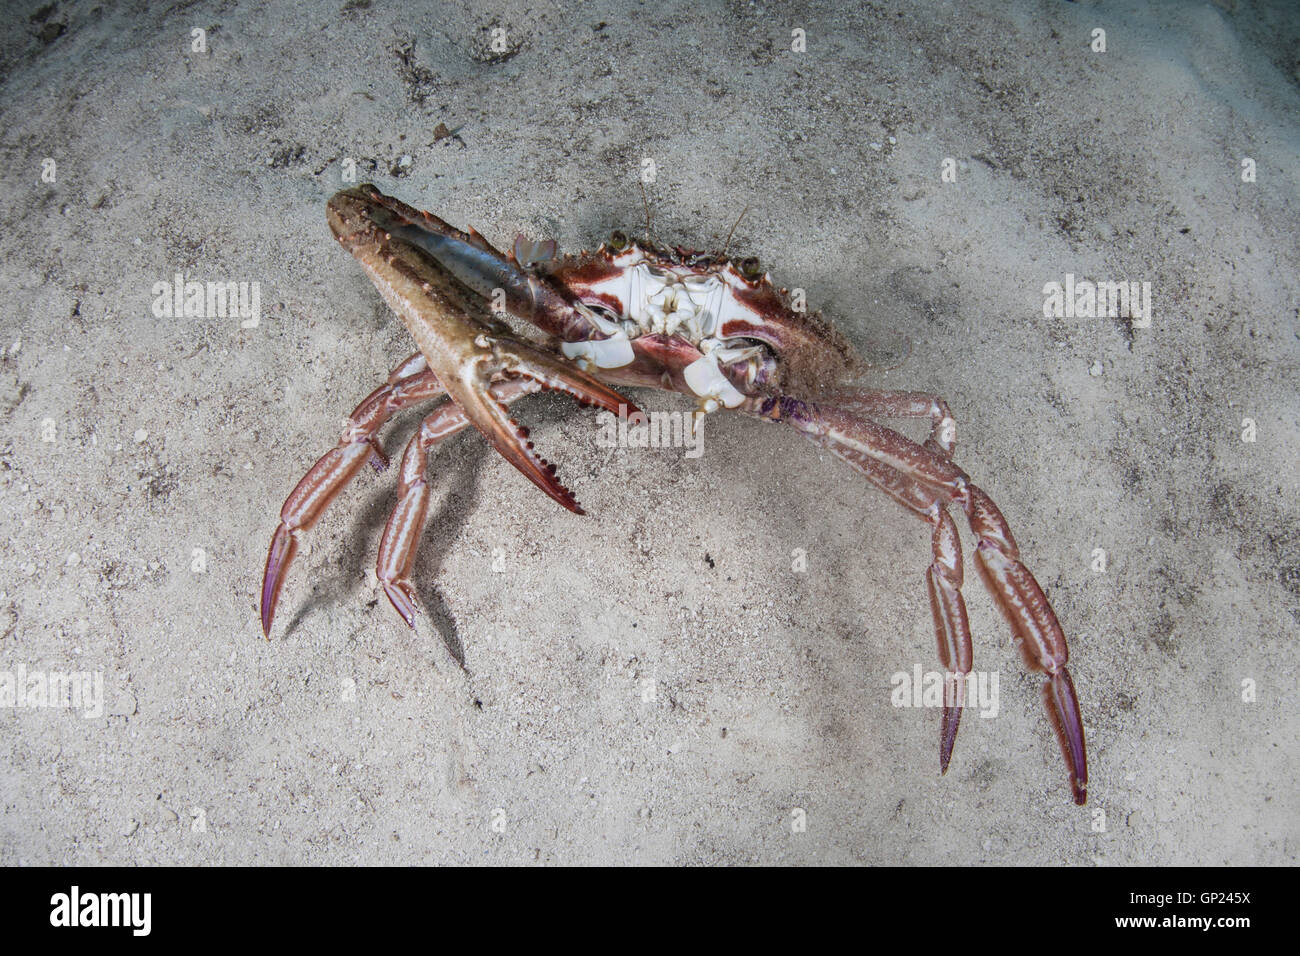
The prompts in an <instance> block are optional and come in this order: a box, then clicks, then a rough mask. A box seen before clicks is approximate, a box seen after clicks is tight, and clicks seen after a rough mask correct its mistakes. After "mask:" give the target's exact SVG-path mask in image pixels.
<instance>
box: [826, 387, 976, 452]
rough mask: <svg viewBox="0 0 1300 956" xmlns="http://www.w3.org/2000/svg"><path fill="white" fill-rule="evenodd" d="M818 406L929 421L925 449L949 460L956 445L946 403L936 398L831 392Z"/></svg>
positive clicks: (865, 391)
mask: <svg viewBox="0 0 1300 956" xmlns="http://www.w3.org/2000/svg"><path fill="white" fill-rule="evenodd" d="M818 403H819V404H822V405H834V406H835V407H836V408H839V409H843V410H844V411H846V412H849V413H851V414H853V415H862V416H865V417H867V418H928V419H930V437H929V438H927V439H926V442H925V447H926V448H929V449H930V450H932V451H934V452H937V453H939V454H941V455H942V456H943V457H944V458H952V453H953V448H954V447H955V445H956V441H957V425H956V420H955V419H954V418H953V417H952V411H951V410H950V409H949V408H948V403H947V402H945V401H944V400H943V399H942V398H940V397H939V396H938V395H932V394H930V393H929V392H895V391H886V390H881V389H871V388H863V389H852V390H843V391H838V392H831V393H830V394H829V395H828V396H826V397H824V398H823V397H820V396H819V397H818Z"/></svg>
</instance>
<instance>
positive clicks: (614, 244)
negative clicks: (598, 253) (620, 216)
mask: <svg viewBox="0 0 1300 956" xmlns="http://www.w3.org/2000/svg"><path fill="white" fill-rule="evenodd" d="M609 247H610V248H611V249H613V250H614V251H615V252H622V251H623V250H624V249H626V248H627V236H626V235H625V234H624V233H623V232H622V230H618V229H616V230H614V232H613V233H612V234H611V235H610V237H609Z"/></svg>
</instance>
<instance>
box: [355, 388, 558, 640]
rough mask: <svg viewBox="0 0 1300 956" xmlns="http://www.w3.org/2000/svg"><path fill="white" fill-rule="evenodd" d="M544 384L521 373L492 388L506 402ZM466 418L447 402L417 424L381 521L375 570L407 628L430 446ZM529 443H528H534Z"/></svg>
mask: <svg viewBox="0 0 1300 956" xmlns="http://www.w3.org/2000/svg"><path fill="white" fill-rule="evenodd" d="M542 387H543V386H542V385H541V384H540V383H539V382H535V381H533V380H532V379H526V378H523V379H513V380H509V381H504V382H499V383H497V384H495V385H493V386H492V387H491V389H490V391H491V394H492V397H493V398H495V399H496V400H497V401H498V402H501V403H502V404H509V403H510V402H513V401H515V400H516V399H518V398H522V397H523V396H524V395H528V394H530V393H532V392H537V391H540V390H541V389H542ZM469 423H470V422H469V418H468V416H467V415H466V414H465V412H464V411H463V410H462V409H461V407H460V406H459V405H457V404H456V403H455V402H446V403H445V404H443V405H440V406H438V408H437V409H436V410H434V411H433V412H432V413H431V414H430V415H429V416H428V417H427V418H425V419H424V421H422V422H421V423H420V429H419V431H417V432H416V433H415V434H414V435H413V436H412V437H411V440H410V441H409V442H407V445H406V451H405V452H404V453H403V455H402V465H401V478H400V482H399V484H398V486H397V504H396V505H395V506H394V507H393V511H392V514H390V515H389V517H388V524H386V525H385V526H384V536H383V538H381V539H380V542H379V560H378V563H377V565H376V568H375V573H376V574H377V575H378V577H379V583H380V584H381V585H382V586H383V589H384V593H385V594H387V595H388V600H389V601H390V602H392V605H393V607H394V608H396V610H397V613H398V614H400V615H402V620H404V621H406V623H407V625H408V626H409V627H415V611H416V607H417V606H418V602H417V600H416V596H415V589H414V588H413V587H412V586H411V572H412V570H414V568H415V553H416V551H417V549H418V547H419V544H420V536H421V535H422V534H423V533H424V523H425V519H426V517H427V516H428V512H429V484H428V481H427V475H428V467H429V450H430V449H431V448H432V447H433V446H434V445H436V444H437V443H438V442H440V441H442V440H443V439H444V438H447V437H449V436H451V435H454V434H456V433H457V432H458V431H461V430H462V429H463V428H465V427H466V426H468V425H469ZM528 444H529V446H531V445H532V442H529V443H528Z"/></svg>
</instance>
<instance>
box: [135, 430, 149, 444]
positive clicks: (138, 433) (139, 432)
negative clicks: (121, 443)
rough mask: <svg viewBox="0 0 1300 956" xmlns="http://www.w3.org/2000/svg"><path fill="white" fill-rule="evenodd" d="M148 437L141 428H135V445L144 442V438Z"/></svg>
mask: <svg viewBox="0 0 1300 956" xmlns="http://www.w3.org/2000/svg"><path fill="white" fill-rule="evenodd" d="M148 437H149V433H148V432H147V431H145V430H144V429H143V428H137V429H136V430H135V443H136V444H137V445H138V444H140V443H141V442H142V441H144V440H145V439H146V438H148Z"/></svg>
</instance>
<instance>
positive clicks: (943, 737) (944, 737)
mask: <svg viewBox="0 0 1300 956" xmlns="http://www.w3.org/2000/svg"><path fill="white" fill-rule="evenodd" d="M960 726H961V707H948V706H945V707H944V708H943V727H942V728H941V729H940V732H939V773H940V774H946V773H947V772H948V764H949V763H951V762H952V750H953V747H955V746H956V745H957V729H958V728H959V727H960Z"/></svg>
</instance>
